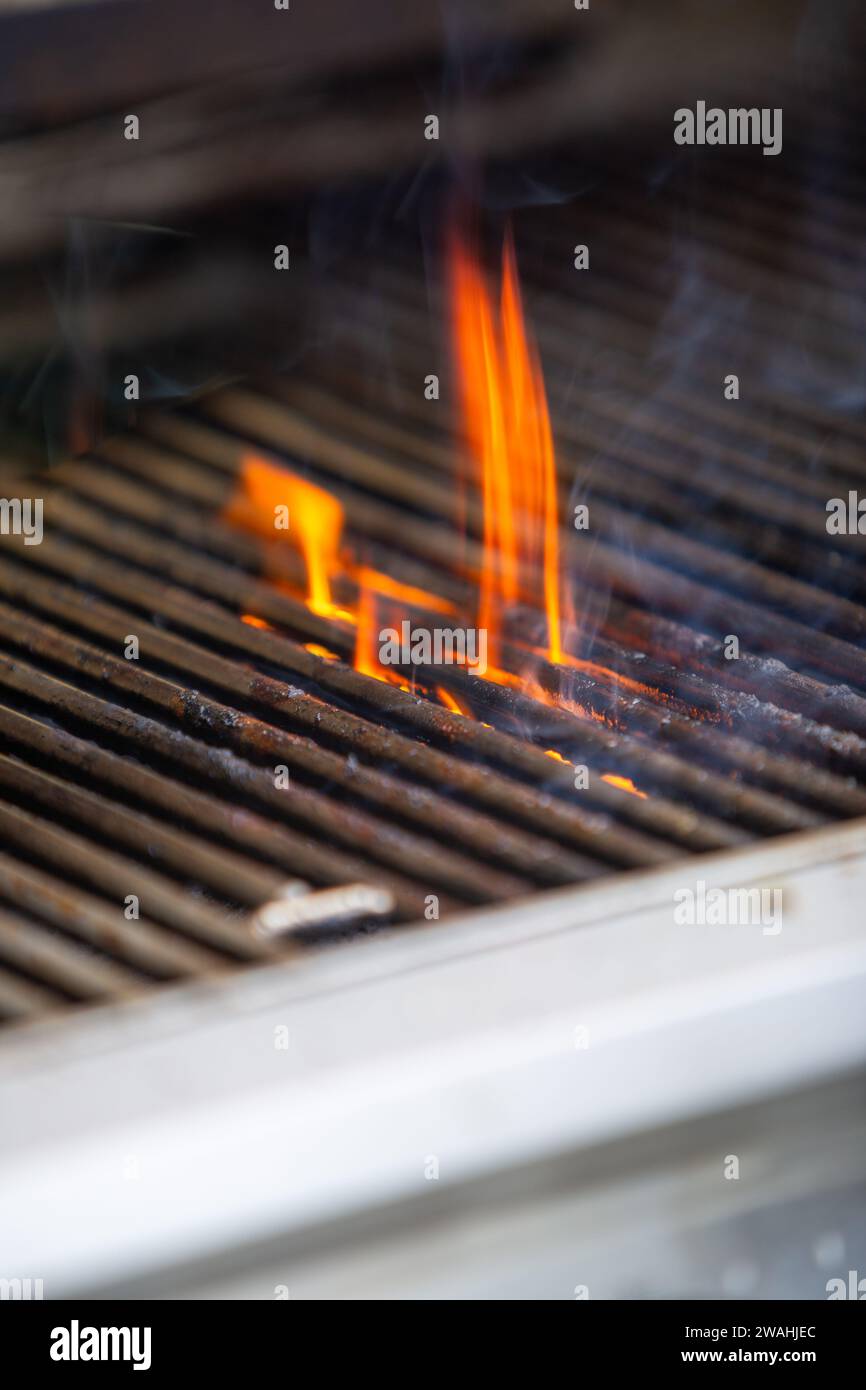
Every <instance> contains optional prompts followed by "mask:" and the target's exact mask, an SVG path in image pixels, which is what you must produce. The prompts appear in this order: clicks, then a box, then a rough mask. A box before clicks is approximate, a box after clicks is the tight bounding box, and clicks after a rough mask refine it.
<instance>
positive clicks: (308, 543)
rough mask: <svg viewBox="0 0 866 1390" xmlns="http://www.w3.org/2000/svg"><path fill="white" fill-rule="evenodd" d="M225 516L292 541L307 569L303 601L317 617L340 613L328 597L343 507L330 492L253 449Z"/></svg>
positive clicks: (258, 532) (247, 456) (250, 528)
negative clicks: (261, 456) (255, 452)
mask: <svg viewBox="0 0 866 1390" xmlns="http://www.w3.org/2000/svg"><path fill="white" fill-rule="evenodd" d="M225 517H226V520H228V521H231V522H234V523H235V525H238V526H243V527H245V528H246V529H247V530H253V531H255V532H256V533H257V534H258V535H264V536H267V537H268V538H269V539H271V540H273V539H274V537H277V538H279V537H280V536H281V535H285V536H286V537H287V538H288V539H290V540H292V541H294V542H295V543H296V544H297V545H298V547H299V549H300V551H301V554H302V555H303V557H304V563H305V565H306V568H307V604H308V606H309V608H310V609H311V610H312V611H313V612H314V613H318V614H320V615H321V616H323V617H343V616H344V614H343V613H342V612H341V610H339V609H338V608H336V607H335V605H334V603H333V600H332V598H331V576H332V574H333V573H334V572H335V570H336V567H337V559H338V555H339V549H340V536H341V533H342V530H343V508H342V507H341V505H340V503H339V502H338V501H337V498H336V497H333V496H332V495H331V493H330V492H326V491H325V490H324V488H320V487H316V485H315V484H314V483H310V482H308V481H307V480H306V478H301V477H299V476H298V475H297V473H292V472H290V471H289V470H288V469H286V468H279V467H277V465H276V464H274V463H269V462H268V461H267V460H266V459H263V458H259V457H258V456H257V455H255V454H246V455H245V456H244V458H243V459H242V460H241V469H240V478H239V485H238V489H237V491H236V492H235V495H234V496H233V497H232V499H231V501H230V502H229V505H228V507H227V508H226V511H225Z"/></svg>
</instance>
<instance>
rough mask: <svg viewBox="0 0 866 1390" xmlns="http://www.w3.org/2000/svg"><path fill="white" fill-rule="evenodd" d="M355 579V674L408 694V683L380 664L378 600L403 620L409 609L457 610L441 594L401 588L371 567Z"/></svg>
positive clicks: (408, 586)
mask: <svg viewBox="0 0 866 1390" xmlns="http://www.w3.org/2000/svg"><path fill="white" fill-rule="evenodd" d="M355 579H356V582H357V585H358V612H357V618H356V622H357V628H356V631H355V659H354V666H355V670H356V671H360V672H361V673H362V674H363V675H365V676H375V677H376V679H377V680H380V681H389V682H390V684H391V685H399V686H400V688H401V690H409V689H410V686H409V685H408V684H407V683H406V681H405V679H404V678H403V677H402V676H401V675H399V674H398V673H397V672H396V671H392V670H391V669H390V667H388V666H383V665H382V663H381V661H380V660H379V647H378V643H379V604H378V600H379V598H383V599H384V600H385V601H386V602H387V603H389V604H390V605H391V606H392V607H395V606H396V608H397V610H398V611H399V614H400V616H401V618H402V617H403V616H405V614H406V610H407V608H410V607H412V608H421V609H428V610H429V611H430V612H432V613H445V614H449V615H450V614H453V613H455V612H456V611H457V610H456V608H455V607H454V604H453V603H450V602H449V600H448V599H445V598H441V597H440V595H439V594H433V593H429V592H428V590H426V589H418V588H416V587H415V586H414V585H412V584H402V583H400V581H399V580H397V579H394V578H393V577H392V576H391V575H390V574H383V573H382V572H381V570H376V569H372V568H371V567H370V566H369V565H359V566H358V568H357V570H356V571H355Z"/></svg>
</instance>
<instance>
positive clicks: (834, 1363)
mask: <svg viewBox="0 0 866 1390" xmlns="http://www.w3.org/2000/svg"><path fill="white" fill-rule="evenodd" d="M857 1297H860V1301H862V1296H860V1295H859V1289H858V1290H856V1291H855V1298H857ZM577 1301H578V1303H579V1305H580V1306H578V1307H576V1308H575V1310H574V1311H573V1313H572V1314H571V1317H570V1319H569V1323H568V1327H569V1332H570V1334H571V1336H572V1337H573V1336H574V1335H575V1334H578V1335H579V1337H580V1341H579V1343H577V1344H575V1345H574V1348H573V1349H574V1350H577V1351H578V1352H579V1357H580V1363H581V1364H582V1365H596V1366H597V1365H598V1364H599V1361H600V1362H601V1364H602V1365H604V1366H605V1367H606V1368H607V1369H608V1370H609V1371H611V1372H616V1371H618V1370H632V1369H639V1370H640V1371H641V1372H643V1373H652V1372H653V1371H658V1372H660V1373H665V1372H667V1371H669V1370H671V1369H673V1368H674V1367H681V1366H685V1367H688V1366H694V1367H700V1366H706V1365H721V1366H728V1367H735V1366H751V1365H763V1366H767V1367H771V1368H774V1369H775V1368H777V1367H786V1366H790V1365H801V1366H802V1365H805V1366H811V1367H812V1368H813V1369H814V1370H816V1371H818V1372H819V1373H820V1374H821V1375H822V1376H824V1377H826V1375H827V1373H828V1372H831V1373H832V1372H833V1371H835V1370H837V1369H839V1370H841V1369H842V1368H843V1367H852V1366H856V1364H857V1362H858V1359H859V1352H860V1349H861V1347H862V1338H863V1323H862V1321H861V1316H860V1315H859V1314H858V1313H857V1312H854V1311H852V1310H851V1309H850V1308H845V1307H843V1306H840V1304H841V1303H844V1302H850V1301H851V1300H850V1299H849V1298H844V1299H842V1298H841V1297H840V1299H839V1300H838V1301H827V1302H823V1301H822V1302H819V1303H806V1302H793V1301H791V1302H772V1303H771V1302H767V1303H760V1304H757V1303H733V1302H732V1303H705V1302H699V1303H685V1302H682V1303H680V1302H678V1303H673V1302H664V1303H648V1302H642V1303H638V1302H634V1303H632V1302H621V1303H602V1302H595V1303H593V1302H590V1301H588V1300H587V1301H580V1300H577ZM307 1317H308V1313H307V1312H304V1313H303V1314H301V1313H299V1312H298V1310H297V1309H296V1308H295V1307H293V1306H292V1303H291V1301H290V1300H288V1301H287V1300H285V1299H282V1300H280V1299H275V1301H274V1302H273V1303H262V1302H243V1303H224V1302H209V1303H195V1302H185V1301H178V1302H149V1303H143V1302H131V1301H129V1302H108V1301H105V1302H88V1303H82V1302H78V1303H75V1302H57V1303H39V1302H30V1303H27V1302H23V1301H21V1302H7V1303H5V1304H4V1305H3V1306H2V1309H0V1326H2V1328H3V1332H4V1334H5V1336H4V1349H5V1351H6V1353H7V1358H11V1364H13V1365H17V1366H19V1368H20V1369H21V1370H22V1371H24V1372H26V1371H29V1370H33V1371H40V1372H43V1373H44V1372H46V1371H47V1372H48V1373H49V1379H54V1378H58V1379H60V1380H62V1379H65V1378H68V1377H69V1376H72V1375H79V1376H80V1375H84V1376H89V1377H92V1376H94V1375H96V1374H98V1373H99V1371H100V1370H106V1369H110V1370H111V1372H112V1373H113V1374H114V1375H117V1374H118V1372H120V1373H125V1372H128V1373H129V1374H134V1373H136V1372H138V1373H139V1374H144V1375H148V1376H151V1377H156V1378H157V1379H159V1378H161V1377H162V1376H169V1375H171V1376H175V1375H176V1374H177V1372H178V1371H184V1370H186V1369H189V1370H190V1371H194V1372H195V1373H196V1374H197V1375H198V1376H201V1375H202V1373H205V1374H207V1373H208V1372H211V1371H212V1372H214V1373H215V1374H219V1375H220V1376H221V1377H225V1376H226V1375H231V1374H233V1373H242V1372H243V1373H245V1374H247V1375H249V1373H250V1370H251V1369H252V1366H253V1365H256V1366H267V1365H271V1366H274V1367H276V1366H282V1367H283V1368H284V1369H285V1370H286V1372H287V1373H289V1372H290V1362H289V1361H288V1360H287V1354H286V1348H287V1343H286V1337H287V1335H289V1334H292V1335H293V1336H294V1337H295V1338H297V1336H298V1334H299V1331H300V1327H299V1323H300V1321H301V1319H303V1326H304V1331H305V1332H306V1331H307V1328H308V1324H307V1321H306V1320H307ZM485 1340H487V1339H485ZM293 1345H295V1346H299V1345H300V1343H299V1342H297V1341H295V1342H294V1343H293ZM314 1345H315V1343H314V1342H309V1341H308V1342H307V1343H306V1352H307V1355H309V1354H310V1352H311V1350H312V1347H313V1346H314ZM426 1357H427V1351H426V1350H425V1360H426ZM588 1358H591V1359H588ZM7 1364H9V1361H7Z"/></svg>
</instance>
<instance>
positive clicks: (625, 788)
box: [601, 772, 647, 801]
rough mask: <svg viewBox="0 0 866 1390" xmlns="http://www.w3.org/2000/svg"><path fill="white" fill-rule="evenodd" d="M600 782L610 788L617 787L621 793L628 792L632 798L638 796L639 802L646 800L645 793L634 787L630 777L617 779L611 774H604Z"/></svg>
mask: <svg viewBox="0 0 866 1390" xmlns="http://www.w3.org/2000/svg"><path fill="white" fill-rule="evenodd" d="M601 780H602V782H607V783H609V784H610V786H612V787H619V789H620V791H621V792H629V793H630V794H631V795H632V796H639V797H640V799H641V801H646V800H647V793H646V792H642V791H641V790H640V789H639V788H638V787H636V786H635V784H634V782H633V781H632V780H631V778H630V777H617V775H616V774H615V773H613V772H605V773H604V774H603V775H602V779H601Z"/></svg>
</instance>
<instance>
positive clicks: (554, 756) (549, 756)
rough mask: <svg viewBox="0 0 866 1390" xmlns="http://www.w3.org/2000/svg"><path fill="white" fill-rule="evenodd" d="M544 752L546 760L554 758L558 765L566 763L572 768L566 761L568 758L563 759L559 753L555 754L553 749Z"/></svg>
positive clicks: (546, 749)
mask: <svg viewBox="0 0 866 1390" xmlns="http://www.w3.org/2000/svg"><path fill="white" fill-rule="evenodd" d="M544 751H545V753H546V754H547V756H548V758H555V759H556V761H557V762H558V763H566V764H567V765H568V766H569V767H571V766H572V764H571V763H570V762H569V761H568V758H564V757H563V756H562V754H561V753H557V751H556V749H555V748H545V750H544Z"/></svg>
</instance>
